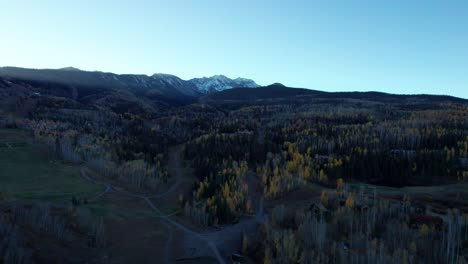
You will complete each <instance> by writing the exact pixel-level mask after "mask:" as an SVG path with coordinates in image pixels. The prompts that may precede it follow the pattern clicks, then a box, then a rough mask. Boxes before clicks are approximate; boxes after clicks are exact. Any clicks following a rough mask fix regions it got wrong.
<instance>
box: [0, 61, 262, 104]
mask: <svg viewBox="0 0 468 264" xmlns="http://www.w3.org/2000/svg"><path fill="white" fill-rule="evenodd" d="M0 77H10V78H19V79H22V80H30V81H45V82H53V83H58V84H62V85H70V86H78V87H80V86H86V87H90V88H91V87H96V88H112V89H118V88H123V89H125V90H128V91H131V92H135V93H137V94H140V95H149V96H150V97H151V96H154V95H158V96H165V97H179V96H182V97H186V96H188V97H198V96H200V95H202V94H208V93H212V92H217V91H223V90H226V89H230V88H234V87H248V88H250V87H258V86H259V85H257V84H256V83H255V82H254V81H253V80H250V79H245V78H236V79H230V78H227V77H226V76H224V75H215V76H212V77H208V78H207V77H203V78H195V79H191V80H188V81H187V80H182V79H181V78H179V77H177V76H175V75H170V74H162V73H158V74H153V75H152V76H147V75H138V74H114V73H107V72H99V71H93V72H90V71H82V70H80V69H77V68H74V67H66V68H61V69H41V70H39V69H25V68H16V67H2V68H0Z"/></svg>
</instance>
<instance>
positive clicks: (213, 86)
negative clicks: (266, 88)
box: [190, 75, 259, 94]
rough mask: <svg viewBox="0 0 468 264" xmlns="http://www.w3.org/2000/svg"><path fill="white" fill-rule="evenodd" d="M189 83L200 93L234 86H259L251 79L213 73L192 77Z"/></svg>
mask: <svg viewBox="0 0 468 264" xmlns="http://www.w3.org/2000/svg"><path fill="white" fill-rule="evenodd" d="M190 82H191V83H193V84H195V86H196V87H197V88H198V90H199V91H200V92H202V93H205V94H206V93H212V92H217V91H223V90H226V89H231V88H235V87H245V88H255V87H259V85H258V84H257V83H255V82H254V81H253V80H251V79H245V78H236V79H230V78H228V77H226V76H224V75H215V76H212V77H203V78H194V79H191V80H190Z"/></svg>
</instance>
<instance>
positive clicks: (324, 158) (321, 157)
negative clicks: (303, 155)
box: [315, 155, 329, 162]
mask: <svg viewBox="0 0 468 264" xmlns="http://www.w3.org/2000/svg"><path fill="white" fill-rule="evenodd" d="M315 159H316V160H317V161H320V162H328V159H329V157H328V155H316V156H315Z"/></svg>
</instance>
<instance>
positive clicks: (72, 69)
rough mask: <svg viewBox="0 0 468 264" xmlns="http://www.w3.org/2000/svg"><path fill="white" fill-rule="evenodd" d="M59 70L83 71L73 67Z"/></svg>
mask: <svg viewBox="0 0 468 264" xmlns="http://www.w3.org/2000/svg"><path fill="white" fill-rule="evenodd" d="M59 70H61V71H81V70H80V69H78V68H75V67H72V66H70V67H65V68H60V69H59Z"/></svg>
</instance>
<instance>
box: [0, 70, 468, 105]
mask: <svg viewBox="0 0 468 264" xmlns="http://www.w3.org/2000/svg"><path fill="white" fill-rule="evenodd" d="M31 96H40V97H41V98H43V99H46V98H47V100H48V102H47V104H57V103H58V102H57V101H59V103H60V104H62V105H67V107H78V108H107V109H111V110H113V111H120V112H122V111H124V112H125V111H135V112H142V111H143V112H151V113H157V112H158V111H160V110H162V109H165V108H166V107H168V106H177V105H186V104H191V103H196V102H202V103H207V102H208V103H209V102H215V103H223V104H225V103H232V102H235V103H238V102H242V103H251V102H257V101H274V100H289V101H291V100H294V101H295V102H299V101H301V100H302V101H304V100H335V101H337V100H340V99H343V100H366V101H373V102H391V103H392V102H396V103H404V102H406V101H414V100H419V101H427V102H457V103H467V102H468V100H466V99H462V98H456V97H451V96H435V95H395V94H387V93H381V92H324V91H318V90H311V89H301V88H291V87H286V86H284V85H282V84H279V83H276V84H272V85H268V86H259V85H258V84H257V83H255V82H254V81H253V80H250V79H245V78H236V79H230V78H228V77H226V76H223V75H215V76H212V77H203V78H194V79H191V80H183V79H181V78H179V77H177V76H175V75H170V74H161V73H158V74H153V75H151V76H147V75H141V74H140V75H138V74H114V73H107V72H99V71H93V72H90V71H82V70H79V69H77V68H73V67H66V68H62V69H26V68H17V67H0V103H2V104H4V105H7V104H8V105H16V108H15V107H14V108H15V109H18V108H19V107H18V105H20V104H21V102H23V101H25V100H26V101H27V100H29V99H27V98H31ZM291 98H292V99H291ZM51 100H52V101H53V102H51ZM33 101H35V100H33ZM36 101H37V100H36ZM13 102H15V103H13ZM337 102H338V101H337ZM77 104H78V105H77ZM64 107H65V106H64Z"/></svg>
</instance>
